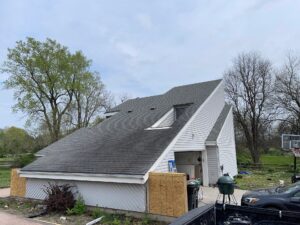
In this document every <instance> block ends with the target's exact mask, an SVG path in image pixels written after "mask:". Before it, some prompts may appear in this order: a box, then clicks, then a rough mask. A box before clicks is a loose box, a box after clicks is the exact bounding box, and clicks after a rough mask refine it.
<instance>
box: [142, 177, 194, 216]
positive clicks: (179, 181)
mask: <svg viewBox="0 0 300 225" xmlns="http://www.w3.org/2000/svg"><path fill="white" fill-rule="evenodd" d="M148 182H149V183H148V184H149V212H150V213H153V214H159V215H165V216H173V217H178V216H181V215H183V214H184V213H186V212H187V211H188V205H187V183H186V175H185V174H183V173H150V174H149V181H148Z"/></svg>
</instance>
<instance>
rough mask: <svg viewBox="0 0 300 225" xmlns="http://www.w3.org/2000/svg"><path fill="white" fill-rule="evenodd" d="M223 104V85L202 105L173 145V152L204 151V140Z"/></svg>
mask: <svg viewBox="0 0 300 225" xmlns="http://www.w3.org/2000/svg"><path fill="white" fill-rule="evenodd" d="M224 104H225V101H224V86H223V83H221V85H219V86H218V87H217V90H216V91H215V92H214V93H213V94H212V95H211V98H210V99H209V100H208V101H207V102H205V103H204V105H203V107H202V108H201V110H199V111H198V112H197V114H196V116H195V117H194V118H193V121H192V122H191V123H190V124H189V126H188V127H187V128H186V130H185V132H184V133H182V135H181V136H180V137H179V139H178V140H177V142H176V144H175V145H174V151H189V150H198V151H199V150H204V149H205V140H206V138H207V136H208V135H209V133H210V131H211V129H212V127H213V126H214V124H215V122H216V120H217V118H218V116H219V115H220V112H221V111H222V109H223V106H224Z"/></svg>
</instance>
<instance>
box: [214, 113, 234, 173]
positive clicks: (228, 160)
mask: <svg viewBox="0 0 300 225" xmlns="http://www.w3.org/2000/svg"><path fill="white" fill-rule="evenodd" d="M217 144H218V148H219V158H220V165H224V173H229V175H230V176H235V175H236V174H237V162H236V148H235V137H234V126H233V115H232V109H231V110H230V112H229V114H228V116H227V118H226V120H225V122H224V125H223V127H222V129H221V132H220V134H219V137H218V139H217Z"/></svg>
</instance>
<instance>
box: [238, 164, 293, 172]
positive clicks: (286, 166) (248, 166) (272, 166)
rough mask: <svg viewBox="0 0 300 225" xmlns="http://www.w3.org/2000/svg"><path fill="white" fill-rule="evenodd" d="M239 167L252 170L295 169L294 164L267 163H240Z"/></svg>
mask: <svg viewBox="0 0 300 225" xmlns="http://www.w3.org/2000/svg"><path fill="white" fill-rule="evenodd" d="M238 168H239V169H240V170H241V169H252V170H258V169H265V170H269V169H272V170H276V171H277V170H284V171H289V170H293V168H294V165H293V164H266V163H238Z"/></svg>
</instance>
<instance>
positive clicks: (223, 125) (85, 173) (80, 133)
mask: <svg viewBox="0 0 300 225" xmlns="http://www.w3.org/2000/svg"><path fill="white" fill-rule="evenodd" d="M105 115H106V117H107V119H105V120H104V121H103V122H102V123H100V124H99V125H96V126H95V127H92V128H82V129H80V130H77V131H75V132H74V133H72V134H70V135H68V136H66V137H65V138H63V139H61V140H59V141H57V142H55V143H53V144H51V145H49V146H48V147H46V148H44V149H42V150H41V151H39V152H38V153H37V155H38V156H39V158H38V159H37V160H36V161H34V162H33V163H31V164H29V165H28V166H26V167H24V168H23V169H22V170H21V172H20V175H21V176H22V177H26V178H27V187H26V197H28V198H34V199H43V198H44V197H45V193H44V192H43V190H42V189H43V187H44V186H45V185H47V183H48V182H54V181H55V182H58V183H71V184H75V185H76V186H77V187H78V190H79V192H80V193H81V194H82V196H83V198H84V199H85V202H86V204H88V205H94V206H95V205H99V206H102V207H107V208H113V209H121V210H129V211H137V212H145V211H146V210H147V179H148V175H149V172H153V171H157V172H169V169H172V168H171V166H170V165H171V164H173V162H174V160H175V164H176V167H177V171H178V172H183V173H187V174H189V177H191V178H194V177H195V178H201V179H202V180H203V184H204V185H209V184H215V183H216V181H217V179H218V177H219V176H220V175H221V173H222V172H221V169H220V167H221V165H222V166H223V168H224V171H223V172H224V173H229V174H230V175H232V176H234V175H236V174H237V164H236V151H235V140H234V127H233V116H232V109H231V107H230V106H229V105H227V104H226V103H225V100H224V84H223V81H222V80H214V81H208V82H203V83H196V84H191V85H184V86H179V87H175V88H172V89H171V90H169V91H167V92H166V93H165V94H162V95H156V96H150V97H145V98H136V99H132V100H128V101H126V102H124V103H122V104H120V105H118V106H116V107H115V108H113V109H112V110H111V111H109V112H107V113H106V114H105ZM170 162H171V163H170Z"/></svg>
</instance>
